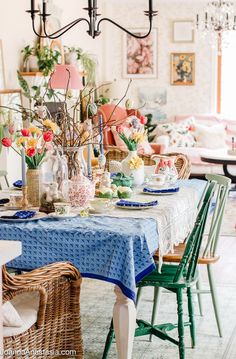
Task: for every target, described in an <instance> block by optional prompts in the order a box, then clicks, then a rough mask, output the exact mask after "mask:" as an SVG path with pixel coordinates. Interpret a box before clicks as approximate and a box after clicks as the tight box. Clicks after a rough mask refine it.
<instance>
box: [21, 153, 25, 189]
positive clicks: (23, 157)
mask: <svg viewBox="0 0 236 359" xmlns="http://www.w3.org/2000/svg"><path fill="white" fill-rule="evenodd" d="M21 175H22V176H21V177H22V187H25V186H26V172H25V149H24V148H22V150H21Z"/></svg>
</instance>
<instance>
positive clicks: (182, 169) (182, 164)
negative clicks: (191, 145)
mask: <svg viewBox="0 0 236 359" xmlns="http://www.w3.org/2000/svg"><path fill="white" fill-rule="evenodd" d="M127 154H128V152H125V151H121V150H120V149H118V148H117V147H114V146H110V147H109V148H108V150H107V152H106V158H107V170H108V171H109V166H110V161H112V160H113V161H118V162H120V161H122V160H123V159H124V158H125V157H126V156H127ZM159 156H160V157H163V156H175V157H176V160H175V166H176V168H177V171H178V174H179V179H188V178H189V176H190V173H191V162H190V160H189V158H188V157H187V156H186V155H184V154H182V153H166V154H165V155H159ZM139 157H141V158H142V159H143V161H144V165H145V166H153V165H155V161H154V160H153V159H152V156H147V155H139ZM155 157H158V155H155Z"/></svg>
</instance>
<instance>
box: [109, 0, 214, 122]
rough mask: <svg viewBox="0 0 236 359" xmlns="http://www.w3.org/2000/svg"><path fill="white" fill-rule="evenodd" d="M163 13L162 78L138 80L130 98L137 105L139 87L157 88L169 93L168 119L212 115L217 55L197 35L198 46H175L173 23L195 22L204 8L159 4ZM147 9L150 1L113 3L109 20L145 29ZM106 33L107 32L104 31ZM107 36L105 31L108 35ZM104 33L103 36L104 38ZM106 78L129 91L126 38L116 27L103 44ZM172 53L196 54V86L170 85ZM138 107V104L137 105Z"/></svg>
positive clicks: (160, 40) (160, 27) (160, 34)
mask: <svg viewBox="0 0 236 359" xmlns="http://www.w3.org/2000/svg"><path fill="white" fill-rule="evenodd" d="M156 3H157V9H158V11H159V14H158V17H157V18H155V22H154V26H155V27H156V28H157V31H158V35H157V36H158V50H157V51H158V54H157V58H158V64H157V66H158V74H157V78H156V79H135V80H133V82H132V89H131V93H130V97H131V96H132V97H133V98H134V99H135V100H136V101H137V90H138V88H139V87H147V86H152V87H153V86H154V87H158V88H166V89H167V104H166V105H165V106H163V107H162V109H163V111H165V112H166V113H167V115H168V117H171V116H173V115H175V114H193V113H209V112H212V111H213V109H214V107H213V105H212V104H213V101H214V93H213V91H212V88H213V84H214V77H215V74H214V58H215V54H214V52H213V51H212V49H211V47H210V46H209V45H208V43H207V41H204V40H203V39H202V38H201V36H200V35H199V34H196V32H195V42H194V43H186V44H184V43H181V44H179V43H173V42H172V21H173V20H186V19H187V20H191V19H192V20H194V19H195V17H196V13H198V12H202V11H203V9H204V5H203V4H201V2H192V1H190V0H186V1H181V2H176V1H174V2H173V1H168V2H167V1H165V2H164V1H162V2H156ZM146 8H147V1H139V2H138V5H136V6H135V3H132V2H131V3H129V4H127V2H125V4H122V3H119V5H117V2H116V1H114V2H111V3H110V4H109V5H107V6H106V12H107V16H109V17H111V18H112V19H113V20H115V21H117V22H118V23H119V24H122V25H124V26H125V27H130V28H140V27H141V28H142V27H144V26H145V21H146V18H144V16H143V11H142V10H144V9H146ZM104 30H105V29H104ZM104 32H105V31H104ZM104 32H103V34H104ZM103 46H104V48H103V54H104V57H103V71H102V72H103V74H104V79H105V80H107V81H111V80H113V79H117V80H118V82H119V83H120V84H121V88H123V89H125V87H126V84H127V80H126V79H123V78H122V65H123V34H122V32H121V31H120V30H117V29H116V28H115V27H114V26H112V25H110V24H108V25H106V39H105V41H104V42H103ZM171 52H194V53H196V80H195V85H194V86H171V85H170V54H171ZM136 103H137V102H136Z"/></svg>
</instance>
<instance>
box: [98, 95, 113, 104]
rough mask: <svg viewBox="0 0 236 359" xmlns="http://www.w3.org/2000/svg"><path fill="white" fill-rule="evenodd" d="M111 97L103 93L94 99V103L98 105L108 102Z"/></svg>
mask: <svg viewBox="0 0 236 359" xmlns="http://www.w3.org/2000/svg"><path fill="white" fill-rule="evenodd" d="M110 101H111V99H110V98H109V97H106V96H104V95H100V96H99V98H98V99H97V101H96V104H97V105H98V106H101V105H106V104H107V103H110Z"/></svg>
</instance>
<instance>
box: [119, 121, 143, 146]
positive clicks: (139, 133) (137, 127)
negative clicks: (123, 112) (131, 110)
mask: <svg viewBox="0 0 236 359" xmlns="http://www.w3.org/2000/svg"><path fill="white" fill-rule="evenodd" d="M146 122H147V119H146V117H144V116H141V117H140V119H139V118H138V117H136V116H131V117H128V118H127V120H126V123H125V126H117V128H116V129H117V132H118V133H119V136H120V138H121V139H122V141H123V142H124V143H125V144H126V146H127V148H128V150H129V151H137V148H138V145H139V144H141V143H142V142H144V141H145V140H146V139H147V132H146V130H145V128H144V125H145V124H146Z"/></svg>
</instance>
